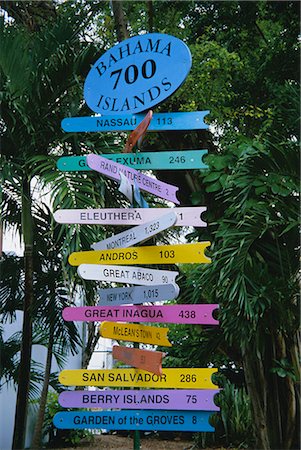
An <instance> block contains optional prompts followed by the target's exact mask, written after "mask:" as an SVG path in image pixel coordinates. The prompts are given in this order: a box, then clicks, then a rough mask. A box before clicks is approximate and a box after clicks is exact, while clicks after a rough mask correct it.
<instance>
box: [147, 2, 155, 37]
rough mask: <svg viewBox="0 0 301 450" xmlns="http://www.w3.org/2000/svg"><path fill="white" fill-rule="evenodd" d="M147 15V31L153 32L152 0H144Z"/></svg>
mask: <svg viewBox="0 0 301 450" xmlns="http://www.w3.org/2000/svg"><path fill="white" fill-rule="evenodd" d="M146 3H147V13H148V31H149V33H152V32H153V29H154V5H153V0H146Z"/></svg>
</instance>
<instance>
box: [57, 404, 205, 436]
mask: <svg viewBox="0 0 301 450" xmlns="http://www.w3.org/2000/svg"><path fill="white" fill-rule="evenodd" d="M212 414H213V412H212V411H211V412H210V411H164V410H163V411H162V410H151V411H143V410H135V409H133V410H129V411H98V412H86V411H85V412H84V411H72V412H59V413H57V414H56V415H55V416H54V418H53V423H54V425H55V426H56V427H57V428H62V429H85V428H90V429H95V428H105V429H107V430H145V431H147V430H156V431H214V428H213V427H212V426H211V425H210V423H209V418H210V416H211V415H212Z"/></svg>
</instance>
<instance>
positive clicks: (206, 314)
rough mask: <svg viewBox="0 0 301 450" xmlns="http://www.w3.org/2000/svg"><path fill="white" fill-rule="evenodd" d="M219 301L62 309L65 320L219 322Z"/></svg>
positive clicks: (210, 323)
mask: <svg viewBox="0 0 301 450" xmlns="http://www.w3.org/2000/svg"><path fill="white" fill-rule="evenodd" d="M217 308H218V304H212V305H199V304H197V305H160V306H157V305H153V306H142V305H141V306H140V305H131V306H115V307H111V306H80V307H68V308H65V309H64V310H63V318H64V319H65V320H66V321H72V320H75V321H83V322H103V321H108V322H114V321H120V322H138V321H139V322H157V323H186V324H202V325H218V323H219V322H218V320H216V319H214V318H213V317H212V312H213V311H214V310H215V309H217Z"/></svg>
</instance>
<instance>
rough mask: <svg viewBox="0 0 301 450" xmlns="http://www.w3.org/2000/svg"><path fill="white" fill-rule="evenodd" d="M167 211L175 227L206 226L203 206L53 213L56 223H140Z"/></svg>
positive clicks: (60, 211) (67, 210)
mask: <svg viewBox="0 0 301 450" xmlns="http://www.w3.org/2000/svg"><path fill="white" fill-rule="evenodd" d="M169 211H173V212H175V213H176V215H177V221H176V223H175V226H176V227H184V226H192V227H206V226H207V223H206V222H204V220H203V219H202V217H201V216H202V214H203V212H205V211H206V207H205V206H193V207H183V208H102V209H58V210H57V211H55V213H54V214H53V217H54V220H55V221H56V222H58V223H80V224H82V225H92V224H95V225H141V224H143V223H145V222H149V221H150V220H154V219H158V218H159V217H161V216H164V215H165V214H166V213H168V212H169Z"/></svg>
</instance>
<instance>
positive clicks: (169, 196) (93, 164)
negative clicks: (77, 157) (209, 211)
mask: <svg viewBox="0 0 301 450" xmlns="http://www.w3.org/2000/svg"><path fill="white" fill-rule="evenodd" d="M86 158H87V164H88V166H89V167H90V169H93V170H96V171H97V172H99V173H101V174H102V175H105V176H107V177H108V178H111V179H112V180H115V181H120V173H123V175H125V176H126V178H127V179H128V180H129V182H130V183H131V185H134V183H136V184H137V186H138V187H139V188H140V189H141V190H142V191H146V192H149V193H150V194H154V195H156V196H157V197H160V198H163V199H165V200H168V201H170V202H173V203H176V204H179V203H180V202H179V200H178V199H177V197H176V192H177V191H178V190H179V188H178V187H177V186H173V185H172V184H167V183H164V182H163V181H159V180H157V179H156V178H152V177H149V176H147V175H144V174H143V173H141V172H138V171H137V170H136V169H132V168H131V167H127V166H124V165H123V164H119V163H116V162H114V161H109V160H108V159H106V158H103V157H102V156H99V155H92V154H91V155H87V157H86Z"/></svg>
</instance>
